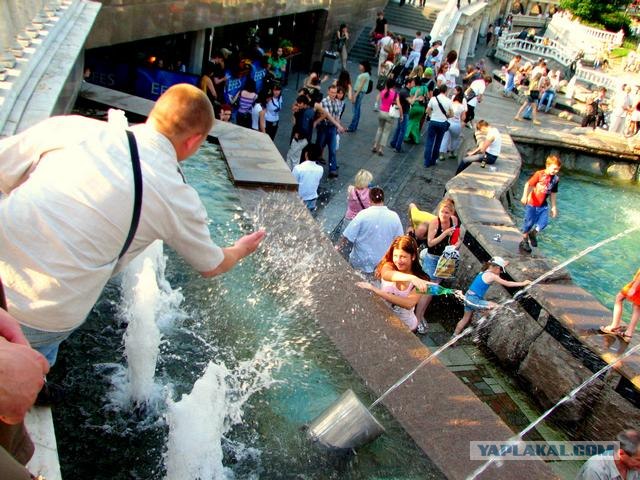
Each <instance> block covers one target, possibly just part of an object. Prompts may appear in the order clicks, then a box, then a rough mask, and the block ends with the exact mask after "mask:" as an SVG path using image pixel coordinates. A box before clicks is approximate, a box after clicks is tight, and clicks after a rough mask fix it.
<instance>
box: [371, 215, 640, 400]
mask: <svg viewBox="0 0 640 480" xmlns="http://www.w3.org/2000/svg"><path fill="white" fill-rule="evenodd" d="M636 230H640V225H636V226H634V227H631V228H628V229H626V230H624V231H622V232H620V233H618V234H616V235H613V236H611V237H609V238H606V239H605V240H602V241H601V242H598V243H596V244H595V245H592V246H590V247H588V248H585V249H584V250H582V251H581V252H579V253H577V254H576V255H574V256H573V257H571V258H569V259H568V260H566V261H564V262H562V263H561V264H559V265H557V266H556V267H554V268H552V269H551V270H549V271H548V272H545V273H543V274H542V275H540V276H539V277H538V278H536V279H535V280H533V281H532V282H531V283H530V284H529V285H527V286H526V287H524V288H522V289H521V290H519V291H517V292H516V293H515V294H514V296H513V297H512V298H509V299H507V300H505V301H503V302H502V303H500V304H498V306H496V307H495V308H493V309H491V310H490V311H489V313H488V314H486V315H483V316H482V317H481V318H480V319H479V320H478V321H477V322H476V327H475V329H478V328H479V327H481V326H482V325H484V324H485V323H487V322H491V321H492V320H493V319H494V318H495V316H496V315H497V313H498V312H499V311H501V310H502V309H504V308H506V309H508V310H511V309H510V308H509V305H510V304H512V303H514V302H516V301H517V300H518V298H520V297H521V296H522V295H524V294H525V293H526V292H527V291H528V290H530V289H531V287H533V286H534V285H536V284H538V283H540V282H541V281H543V280H544V279H546V278H548V277H550V276H551V275H553V274H554V273H556V272H557V271H558V270H560V269H561V268H564V267H566V266H567V265H569V264H570V263H573V262H575V261H576V260H578V259H580V258H582V257H584V256H585V255H587V254H588V253H591V252H593V251H594V250H596V249H597V248H600V247H602V246H603V245H606V244H608V243H610V242H613V241H615V240H617V239H619V238H622V237H624V236H626V235H628V234H630V233H632V232H634V231H636ZM455 297H456V298H458V299H460V298H461V295H458V294H456V295H455ZM462 300H463V301H465V299H464V297H462ZM477 306H478V307H479V305H477ZM511 311H512V310H511ZM472 331H474V327H472V326H469V327H467V328H465V329H464V330H463V331H462V332H460V333H459V334H458V335H455V336H453V337H451V339H450V340H449V341H448V342H447V343H445V344H444V345H442V346H441V347H440V348H438V349H437V350H435V351H434V352H432V353H430V354H429V355H427V357H426V358H425V359H424V360H422V362H420V363H419V364H418V366H416V367H415V368H414V369H413V370H411V371H409V372H408V373H407V374H405V375H404V376H403V377H402V378H400V380H398V381H397V382H396V383H394V384H393V385H392V386H391V387H389V388H388V389H387V390H386V391H385V392H384V393H383V394H382V395H380V397H379V398H378V399H377V400H376V401H375V402H373V403H372V404H371V405H370V406H369V410H371V409H372V408H373V407H375V406H376V405H378V404H379V403H380V402H381V401H382V400H383V399H384V398H386V397H387V396H388V395H389V394H390V393H391V392H393V391H394V390H395V389H397V388H398V387H399V386H400V385H402V384H403V383H404V382H406V381H407V380H408V379H409V378H411V377H412V376H413V375H414V374H415V373H416V372H417V371H418V370H420V369H421V368H422V367H423V366H424V365H426V364H427V363H428V362H429V361H431V360H433V359H435V358H437V357H438V356H439V355H440V354H441V353H442V352H443V351H445V350H446V349H448V348H449V347H450V346H451V345H454V344H455V343H456V342H457V341H458V340H460V339H461V338H462V337H464V336H466V335H468V334H469V333H471V332H472ZM632 350H635V348H634V349H632ZM628 354H629V352H627V353H626V354H625V356H626V355H628ZM622 358H624V357H622Z"/></svg>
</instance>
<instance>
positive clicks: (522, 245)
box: [518, 240, 531, 253]
mask: <svg viewBox="0 0 640 480" xmlns="http://www.w3.org/2000/svg"><path fill="white" fill-rule="evenodd" d="M518 247H520V250H522V251H523V252H527V253H531V247H530V246H529V241H528V240H522V241H521V242H520V245H518Z"/></svg>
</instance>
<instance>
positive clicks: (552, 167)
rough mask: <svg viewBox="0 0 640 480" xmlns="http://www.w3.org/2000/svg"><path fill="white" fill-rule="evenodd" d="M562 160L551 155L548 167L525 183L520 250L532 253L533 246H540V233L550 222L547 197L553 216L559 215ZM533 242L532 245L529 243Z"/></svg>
mask: <svg viewBox="0 0 640 480" xmlns="http://www.w3.org/2000/svg"><path fill="white" fill-rule="evenodd" d="M561 166H562V162H560V158H558V156H556V155H549V156H548V157H547V161H546V168H545V169H544V170H538V171H537V172H536V173H534V174H533V176H532V177H531V178H530V179H529V181H527V183H526V184H525V185H524V191H523V192H522V198H521V199H520V202H522V204H523V205H524V206H525V207H524V222H523V225H522V241H521V242H520V250H522V251H524V252H526V253H531V247H532V246H533V247H537V246H538V233H540V232H541V231H542V230H544V228H545V227H546V226H547V224H548V223H549V205H548V204H547V198H549V199H550V200H551V216H552V217H553V218H555V217H556V216H557V215H558V208H557V206H556V193H557V192H558V183H559V182H560V177H558V172H559V171H560V167H561ZM529 242H531V245H529Z"/></svg>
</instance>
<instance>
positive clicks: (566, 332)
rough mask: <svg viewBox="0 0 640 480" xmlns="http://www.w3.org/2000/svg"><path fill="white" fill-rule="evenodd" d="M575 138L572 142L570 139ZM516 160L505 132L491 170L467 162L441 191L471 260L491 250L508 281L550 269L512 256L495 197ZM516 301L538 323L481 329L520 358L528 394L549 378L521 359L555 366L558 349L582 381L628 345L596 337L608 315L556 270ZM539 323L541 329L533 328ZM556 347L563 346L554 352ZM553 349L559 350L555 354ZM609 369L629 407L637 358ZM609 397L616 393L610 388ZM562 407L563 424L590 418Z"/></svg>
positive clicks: (511, 233) (539, 260)
mask: <svg viewBox="0 0 640 480" xmlns="http://www.w3.org/2000/svg"><path fill="white" fill-rule="evenodd" d="M498 128H500V127H498ZM509 131H510V132H511V131H514V132H518V134H519V135H521V136H520V137H516V138H523V137H526V138H527V139H528V140H527V141H529V142H533V141H534V139H533V138H532V137H531V135H529V134H528V132H526V131H525V129H523V128H520V127H512V128H510V129H509ZM537 132H538V131H537V130H536V133H537ZM545 135H546V137H549V138H552V137H558V142H559V143H558V145H562V146H563V147H564V148H571V147H572V146H573V144H572V143H569V144H568V145H567V144H566V143H560V142H561V139H562V138H563V137H562V136H560V135H558V134H557V133H556V132H555V131H549V132H546V133H545ZM535 140H537V143H539V142H540V139H539V138H538V137H536V139H535ZM575 140H576V141H578V140H577V137H576V139H575ZM598 141H600V142H603V140H602V139H598ZM605 141H606V139H605ZM520 163H521V158H520V154H519V153H518V150H517V149H516V147H515V145H514V143H513V140H512V138H511V137H510V136H509V135H503V154H501V155H500V157H499V158H498V161H497V162H496V164H495V166H496V172H492V171H491V170H489V169H482V168H480V166H479V165H477V164H474V165H472V166H470V167H469V168H467V169H466V170H465V171H464V172H463V173H461V174H459V175H457V176H456V177H454V178H452V179H451V180H450V181H449V182H448V183H447V185H446V189H447V194H448V195H450V196H451V197H452V198H453V199H454V200H455V201H456V206H457V207H458V213H459V216H460V218H461V220H462V224H463V225H464V226H465V227H466V230H467V236H466V237H465V246H466V247H467V248H468V249H469V250H470V251H471V253H472V254H473V255H474V256H475V258H477V259H478V260H479V261H486V260H488V259H489V258H491V257H492V256H495V255H498V256H502V257H504V258H505V259H507V260H509V261H510V265H509V266H508V267H507V274H508V275H509V276H510V277H511V278H513V279H514V280H524V279H530V280H531V279H534V278H538V277H539V276H540V275H542V274H543V273H545V272H547V271H548V270H550V269H551V268H552V267H553V265H552V263H551V262H550V261H549V260H548V259H546V258H544V257H541V256H538V255H536V254H534V255H522V254H521V253H520V251H519V249H518V244H519V243H520V240H521V234H520V232H519V231H518V229H517V228H516V226H515V225H514V223H513V220H512V219H511V217H510V216H509V215H508V213H507V212H506V211H505V210H504V207H503V205H502V203H501V202H500V199H503V198H504V197H505V195H506V192H507V191H508V190H509V189H510V188H511V187H512V185H513V184H514V183H515V182H516V180H517V178H518V175H519V173H520ZM507 217H508V219H507ZM497 234H500V236H501V238H500V241H499V242H498V241H496V240H494V238H495V237H496V235H497ZM465 274H466V272H465ZM459 280H461V279H459ZM466 280H469V279H466ZM520 303H521V305H522V306H524V307H525V309H526V310H527V311H528V312H529V314H530V315H531V316H532V317H533V319H534V320H536V323H537V325H538V326H536V325H533V324H532V325H529V326H527V327H526V328H525V327H523V326H522V325H519V324H518V323H517V321H514V320H510V321H508V322H506V323H505V322H501V324H500V326H499V327H497V328H496V326H495V324H493V325H490V326H488V328H487V331H486V332H484V334H483V336H484V339H485V342H486V344H487V346H488V347H489V348H491V349H492V350H493V351H494V353H496V355H498V357H499V358H501V360H502V361H503V362H505V363H506V364H510V365H512V366H517V364H518V363H519V362H520V360H522V362H521V363H520V373H522V374H523V375H525V378H527V379H528V381H529V382H530V383H531V388H532V390H533V391H534V392H537V391H540V389H543V388H544V389H548V388H550V387H549V386H548V385H546V384H547V383H549V382H547V381H545V380H544V377H545V376H548V375H547V374H546V373H545V375H539V374H538V373H540V372H536V371H535V368H534V365H533V363H535V362H533V361H532V360H527V359H529V356H530V355H531V354H532V352H533V353H534V354H536V355H538V357H539V358H538V359H537V360H536V362H542V363H545V362H546V363H547V364H549V365H555V363H556V362H555V357H554V356H555V355H558V354H560V355H562V356H563V358H564V357H566V359H567V361H569V360H570V361H571V363H572V364H575V368H579V369H580V372H581V373H580V375H579V377H580V378H582V379H586V378H588V376H587V372H590V371H591V372H594V371H596V370H598V369H599V368H601V367H602V366H604V365H605V364H607V363H612V362H615V361H616V359H617V358H618V357H619V356H620V355H621V354H622V353H624V351H625V350H626V349H627V348H628V345H627V344H625V343H623V342H622V341H620V340H619V339H617V338H616V337H614V336H612V335H597V329H598V327H600V326H601V325H606V324H608V323H609V321H610V319H611V312H610V311H609V310H608V309H607V308H605V307H604V306H602V305H601V304H600V303H599V302H598V301H597V300H596V299H595V298H594V297H593V296H592V295H591V294H590V293H589V292H587V291H585V290H584V289H582V288H580V287H578V286H576V285H574V284H573V283H572V282H571V275H570V274H569V272H568V271H566V270H564V269H562V270H559V271H558V272H556V273H555V274H554V275H553V276H551V277H549V278H548V279H546V283H541V284H538V285H536V286H535V287H533V288H532V289H531V291H530V294H529V296H527V297H524V298H523V299H521V300H520ZM502 327H504V328H506V329H507V330H508V331H509V332H511V333H513V331H517V332H518V335H519V341H515V342H512V343H513V344H509V338H510V335H503V334H501V333H500V332H498V331H497V330H499V329H500V328H502ZM514 328H515V330H514ZM542 328H544V330H545V331H544V332H542V333H541V329H542ZM520 337H522V338H520ZM543 337H544V339H543ZM547 337H548V338H547ZM543 341H544V342H548V343H549V342H553V344H554V345H555V346H554V349H550V348H547V349H546V350H547V354H545V355H539V352H537V353H536V351H535V350H532V349H534V348H535V345H536V344H537V343H539V342H543ZM637 342H638V340H637V339H634V340H633V342H632V345H635V344H637ZM558 347H563V348H560V349H558ZM552 350H553V351H552ZM560 351H561V353H558V352H560ZM527 362H528V363H527ZM536 368H537V367H536ZM552 368H553V367H552ZM614 369H615V370H616V371H617V372H619V374H620V375H622V377H623V378H621V379H620V381H619V382H618V387H615V390H616V392H618V393H621V392H623V390H624V389H622V388H620V386H621V385H622V383H623V382H625V381H626V382H630V384H632V385H633V386H634V387H635V389H636V393H635V397H634V394H633V392H631V393H627V394H625V395H631V397H630V398H636V400H632V401H634V402H636V407H637V406H638V405H637V397H638V394H637V393H638V390H640V356H638V355H635V356H632V357H630V358H627V359H625V360H624V361H622V362H619V363H618V364H616V365H615V367H614ZM583 370H584V371H583ZM580 378H576V379H574V380H576V382H577V383H576V382H574V383H575V384H574V383H571V382H564V384H562V385H563V388H565V387H566V391H564V394H566V393H568V392H569V391H570V390H571V389H572V388H573V387H575V386H577V385H578V384H579V383H580V382H581V380H580ZM579 380H580V381H579ZM552 383H553V382H552ZM565 384H566V385H565ZM597 385H598V386H597V387H595V391H598V392H599V391H600V390H601V389H603V388H604V387H603V386H602V382H601V381H597ZM554 388H555V387H554ZM551 390H553V388H552V389H551ZM605 390H606V389H605ZM560 392H561V391H560V390H554V391H553V392H552V391H547V392H544V396H545V398H546V399H548V400H549V401H552V400H553V399H556V400H559V398H560V397H561V396H562V395H560ZM611 395H617V394H614V392H613V391H612V392H611ZM556 397H557V398H556ZM620 402H622V403H624V402H627V403H629V402H628V401H627V400H624V398H623V397H620ZM629 405H631V403H629ZM563 410H564V412H563V413H561V414H560V417H561V418H562V419H563V420H564V421H577V418H578V417H580V415H582V417H580V418H582V419H584V420H585V421H586V424H588V422H589V421H590V420H589V418H590V417H589V415H590V414H591V412H590V411H589V409H582V410H580V415H578V416H576V415H575V414H570V412H567V411H566V409H563ZM583 417H584V418H583ZM594 433H596V434H597V432H596V431H594V430H591V434H594Z"/></svg>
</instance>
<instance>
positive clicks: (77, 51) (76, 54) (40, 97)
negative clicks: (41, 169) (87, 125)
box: [0, 0, 101, 136]
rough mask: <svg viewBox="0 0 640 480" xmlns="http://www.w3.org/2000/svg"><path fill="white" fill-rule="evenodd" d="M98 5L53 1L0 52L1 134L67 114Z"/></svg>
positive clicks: (81, 0) (77, 0) (82, 0)
mask: <svg viewBox="0 0 640 480" xmlns="http://www.w3.org/2000/svg"><path fill="white" fill-rule="evenodd" d="M100 7H101V4H100V3H98V2H92V1H88V0H61V1H54V2H51V3H49V4H47V6H46V7H45V8H44V9H43V10H42V12H41V13H40V14H39V15H38V16H37V18H36V19H34V21H33V22H32V24H31V25H28V26H26V27H24V29H23V32H22V33H19V34H18V35H17V39H16V42H15V44H13V45H12V46H11V48H10V50H8V51H7V50H5V51H4V52H0V136H9V135H13V134H14V133H17V132H19V131H22V130H24V129H25V128H28V127H30V126H31V125H33V124H35V123H37V122H39V121H41V120H43V119H45V118H47V117H49V116H51V115H56V114H62V113H67V112H68V111H69V110H70V109H71V107H72V105H73V103H74V102H75V96H76V94H77V91H78V90H79V88H80V82H81V80H82V73H83V72H82V66H83V62H84V59H83V55H82V54H81V53H82V50H83V46H84V43H85V40H86V38H87V35H88V34H89V32H90V31H91V27H92V25H93V22H94V21H95V19H96V17H97V15H98V11H99V10H100Z"/></svg>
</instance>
